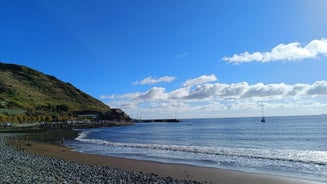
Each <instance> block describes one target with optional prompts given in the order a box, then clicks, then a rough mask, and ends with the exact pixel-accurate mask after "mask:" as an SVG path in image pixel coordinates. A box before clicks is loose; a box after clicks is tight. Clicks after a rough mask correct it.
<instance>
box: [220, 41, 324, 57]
mask: <svg viewBox="0 0 327 184" xmlns="http://www.w3.org/2000/svg"><path fill="white" fill-rule="evenodd" d="M319 55H324V56H327V39H320V40H312V41H311V42H310V43H308V44H307V45H305V46H303V47H301V44H300V43H299V42H293V43H289V44H279V45H277V46H276V47H274V48H273V49H272V50H271V51H270V52H253V53H249V52H247V51H246V52H244V53H241V54H234V55H233V56H232V57H226V56H225V57H223V60H224V61H228V62H231V63H244V62H253V61H257V62H271V61H298V60H303V59H310V58H317V57H318V56H319Z"/></svg>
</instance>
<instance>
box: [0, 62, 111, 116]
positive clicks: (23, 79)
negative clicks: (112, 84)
mask: <svg viewBox="0 0 327 184" xmlns="http://www.w3.org/2000/svg"><path fill="white" fill-rule="evenodd" d="M108 111H110V107H109V106H107V105H105V104H104V103H102V102H100V101H99V100H97V99H95V98H93V97H91V96H90V95H88V94H86V93H84V92H82V91H81V90H79V89H77V88H75V87H74V86H73V85H72V84H70V83H65V82H62V81H60V80H58V79H57V78H56V77H54V76H51V75H46V74H43V73H41V72H39V71H36V70H33V69H31V68H28V67H25V66H21V65H15V64H5V63H1V62H0V122H6V121H10V122H24V121H52V120H58V121H60V120H67V119H71V118H72V117H76V116H77V115H78V114H81V113H85V112H88V113H105V112H108Z"/></svg>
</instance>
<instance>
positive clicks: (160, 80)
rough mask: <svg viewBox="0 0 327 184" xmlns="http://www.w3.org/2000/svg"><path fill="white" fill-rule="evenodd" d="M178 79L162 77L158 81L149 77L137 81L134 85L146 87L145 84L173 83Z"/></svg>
mask: <svg viewBox="0 0 327 184" xmlns="http://www.w3.org/2000/svg"><path fill="white" fill-rule="evenodd" d="M175 79H176V77H173V76H164V77H160V78H158V79H156V78H153V77H151V76H150V77H147V78H145V79H143V80H141V81H137V82H134V84H140V85H145V84H157V83H160V82H172V81H173V80H175Z"/></svg>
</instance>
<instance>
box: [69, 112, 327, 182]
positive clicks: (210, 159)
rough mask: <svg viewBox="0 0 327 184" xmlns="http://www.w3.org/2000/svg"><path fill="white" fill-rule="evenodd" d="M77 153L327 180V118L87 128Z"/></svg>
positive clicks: (73, 143)
mask: <svg viewBox="0 0 327 184" xmlns="http://www.w3.org/2000/svg"><path fill="white" fill-rule="evenodd" d="M66 145H67V146H69V147H71V148H73V149H74V150H76V151H79V152H84V153H92V154H99V155H108V156H117V157H125V158H131V159H138V160H152V161H159V162H166V163H183V164H191V165H197V166H205V167H214V168H224V169H232V170H240V171H247V172H257V173H269V174H276V175H285V176H291V177H296V178H304V179H310V180H318V181H327V116H326V115H320V116H292V117H267V118H266V123H261V122H260V118H257V117H256V118H217V119H185V120H183V121H182V122H181V123H137V124H135V125H132V126H125V127H114V128H99V129H86V130H81V133H80V135H79V137H78V138H76V140H74V141H68V142H66Z"/></svg>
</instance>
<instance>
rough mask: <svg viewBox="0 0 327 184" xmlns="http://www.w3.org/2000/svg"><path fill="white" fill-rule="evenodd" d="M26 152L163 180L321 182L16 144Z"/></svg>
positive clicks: (266, 183)
mask: <svg viewBox="0 0 327 184" xmlns="http://www.w3.org/2000/svg"><path fill="white" fill-rule="evenodd" d="M18 145H19V146H20V147H21V148H23V149H24V150H26V151H27V152H30V153H34V154H39V155H43V156H47V157H52V158H59V159H63V160H65V161H69V162H75V163H82V164H90V165H98V166H108V167H111V168H118V169H123V170H128V171H135V172H143V173H153V174H157V175H159V176H162V177H167V176H169V177H172V178H176V179H182V180H195V181H198V182H202V183H223V184H253V183H262V184H294V183H297V184H314V183H315V184H318V183H320V182H313V181H306V180H300V179H294V178H287V177H281V176H274V175H266V174H257V173H246V172H240V171H231V170H224V169H216V168H206V167H197V166H190V165H183V164H167V163H159V162H152V161H140V160H132V159H124V158H117V157H109V156H100V155H93V154H84V153H79V152H75V151H72V150H70V148H68V147H65V146H60V145H52V144H44V143H36V142H29V146H27V144H26V143H24V144H23V143H18Z"/></svg>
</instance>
